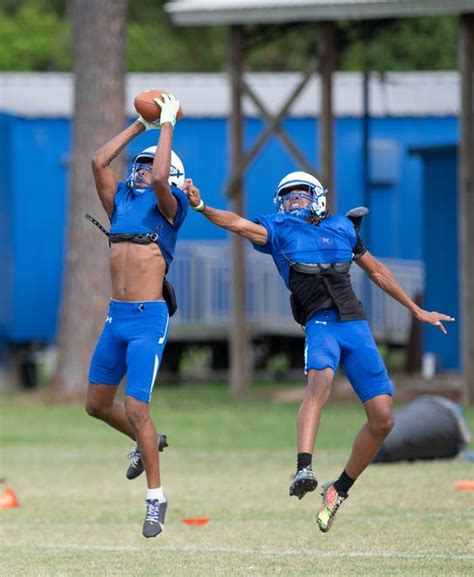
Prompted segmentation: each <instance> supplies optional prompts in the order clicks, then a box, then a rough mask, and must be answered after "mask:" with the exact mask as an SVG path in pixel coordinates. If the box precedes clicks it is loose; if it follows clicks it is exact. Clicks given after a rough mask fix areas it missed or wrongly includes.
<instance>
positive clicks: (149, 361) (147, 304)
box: [89, 300, 169, 403]
mask: <svg viewBox="0 0 474 577" xmlns="http://www.w3.org/2000/svg"><path fill="white" fill-rule="evenodd" d="M168 325H169V315H168V307H167V306H166V303H165V301H144V302H124V301H115V300H111V301H110V306H109V312H108V314H107V317H106V319H105V324H104V330H103V331H102V334H101V336H100V338H99V340H98V341H97V345H96V347H95V351H94V354H93V355H92V359H91V365H90V369H89V382H90V383H92V384H97V385H112V386H115V387H117V386H118V385H119V384H120V382H121V380H122V379H123V377H124V375H125V373H127V382H126V385H125V394H126V395H130V396H131V397H133V398H134V399H137V400H138V401H143V402H144V403H149V402H150V399H151V393H152V391H153V384H154V382H155V378H156V375H157V373H158V367H159V366H160V363H161V358H162V356H163V350H164V348H165V346H166V341H167V340H168Z"/></svg>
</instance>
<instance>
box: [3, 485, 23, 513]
mask: <svg viewBox="0 0 474 577" xmlns="http://www.w3.org/2000/svg"><path fill="white" fill-rule="evenodd" d="M19 506H20V503H19V502H18V499H17V497H16V495H15V491H14V490H13V489H10V488H9V487H6V488H5V490H4V491H3V493H2V494H1V495H0V509H13V508H15V507H19Z"/></svg>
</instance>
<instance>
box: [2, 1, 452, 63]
mask: <svg viewBox="0 0 474 577" xmlns="http://www.w3.org/2000/svg"><path fill="white" fill-rule="evenodd" d="M164 4H165V0H158V1H154V2H150V1H149V0H133V1H129V15H128V26H127V67H128V70H129V71H131V72H157V71H159V72H183V71H186V72H212V71H221V70H224V69H225V67H226V58H227V51H228V47H227V30H226V28H224V27H208V28H206V27H204V28H201V27H199V28H176V27H174V26H173V24H172V23H171V21H170V18H169V16H168V14H167V13H166V12H165V11H164V8H163V5H164ZM71 6H72V0H69V1H68V0H0V70H11V71H13V70H24V71H28V70H32V71H43V70H59V71H64V70H67V71H69V70H71V68H72V45H71V23H70V19H69V16H70V11H71ZM336 28H337V45H338V55H339V62H338V69H339V70H348V71H349V70H350V71H356V70H361V69H363V68H365V67H367V68H369V69H370V70H376V71H386V70H401V71H403V70H424V69H425V70H446V69H454V68H456V67H457V56H456V54H457V44H458V43H457V34H458V32H457V30H458V25H457V18H456V17H454V16H442V17H424V18H408V19H400V20H371V21H351V22H338V23H337V25H336ZM317 31H318V26H317V23H292V24H280V25H272V26H268V25H265V26H262V25H258V26H257V25H251V26H247V27H246V28H245V45H246V48H247V50H246V54H247V61H248V65H249V68H250V69H252V70H256V71H259V70H260V71H267V70H276V71H282V70H302V69H305V68H306V67H307V66H308V65H309V62H310V60H311V59H312V58H313V57H314V55H315V54H316V53H317V36H318V32H317Z"/></svg>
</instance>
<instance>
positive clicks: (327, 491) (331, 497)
mask: <svg viewBox="0 0 474 577" xmlns="http://www.w3.org/2000/svg"><path fill="white" fill-rule="evenodd" d="M334 483H335V481H330V482H329V483H325V484H324V485H323V492H322V493H321V495H322V496H323V506H322V507H321V509H320V510H319V513H318V516H317V518H316V520H317V522H318V526H319V528H320V529H321V531H322V532H323V533H327V532H328V531H329V529H330V528H331V526H332V524H333V523H334V518H335V516H336V513H337V510H338V509H339V507H340V506H341V505H342V504H343V503H344V501H345V500H346V499H347V498H348V497H349V495H348V494H347V493H339V492H338V491H337V490H336V488H335V487H334Z"/></svg>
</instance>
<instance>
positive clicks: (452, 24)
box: [339, 16, 458, 72]
mask: <svg viewBox="0 0 474 577" xmlns="http://www.w3.org/2000/svg"><path fill="white" fill-rule="evenodd" d="M457 30H458V23H457V18H456V17H454V16H444V17H441V18H439V17H438V18H434V17H425V18H413V19H405V20H387V21H383V22H377V21H376V22H363V23H354V22H344V23H341V24H340V25H339V36H340V41H341V42H342V43H343V44H345V45H343V46H342V47H341V48H342V58H341V69H343V70H362V69H364V67H367V68H368V69H369V70H377V71H381V72H384V71H388V70H400V71H408V70H424V69H426V70H449V69H455V68H456V67H457Z"/></svg>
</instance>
